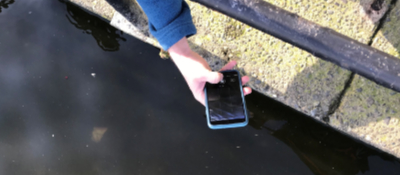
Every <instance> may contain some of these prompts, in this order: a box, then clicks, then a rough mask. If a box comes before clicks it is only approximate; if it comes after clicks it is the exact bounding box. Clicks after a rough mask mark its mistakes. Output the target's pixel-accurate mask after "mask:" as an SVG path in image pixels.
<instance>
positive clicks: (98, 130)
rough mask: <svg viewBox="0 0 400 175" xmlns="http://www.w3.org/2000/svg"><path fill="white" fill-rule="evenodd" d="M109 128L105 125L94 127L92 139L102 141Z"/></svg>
mask: <svg viewBox="0 0 400 175" xmlns="http://www.w3.org/2000/svg"><path fill="white" fill-rule="evenodd" d="M107 129H108V128H105V127H93V131H92V140H93V141H94V142H96V143H98V142H100V141H101V138H103V135H104V133H106V131H107Z"/></svg>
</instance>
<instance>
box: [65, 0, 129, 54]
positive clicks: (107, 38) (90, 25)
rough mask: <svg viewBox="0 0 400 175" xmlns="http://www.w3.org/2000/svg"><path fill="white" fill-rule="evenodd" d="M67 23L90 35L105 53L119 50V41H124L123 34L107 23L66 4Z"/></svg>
mask: <svg viewBox="0 0 400 175" xmlns="http://www.w3.org/2000/svg"><path fill="white" fill-rule="evenodd" d="M66 6H67V11H68V15H67V18H68V21H69V22H70V23H71V24H73V25H74V26H75V27H76V28H78V29H82V30H83V32H84V33H86V34H89V35H92V36H93V37H94V39H96V41H97V44H98V45H99V46H100V47H101V48H102V49H103V50H105V51H117V50H119V46H120V44H119V41H121V40H122V41H126V39H125V38H123V37H122V35H123V32H122V31H119V30H117V29H115V28H114V27H112V26H110V25H109V24H108V23H107V22H105V21H103V20H101V19H99V18H97V17H96V16H94V15H91V14H89V13H87V12H85V11H83V10H82V9H80V8H79V7H76V6H75V5H72V4H70V3H66Z"/></svg>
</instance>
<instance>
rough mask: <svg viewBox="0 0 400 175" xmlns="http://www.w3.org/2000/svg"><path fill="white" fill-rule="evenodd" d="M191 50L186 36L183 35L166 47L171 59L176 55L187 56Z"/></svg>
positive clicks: (176, 56)
mask: <svg viewBox="0 0 400 175" xmlns="http://www.w3.org/2000/svg"><path fill="white" fill-rule="evenodd" d="M191 52H192V50H191V49H190V47H189V43H188V41H187V39H186V37H183V38H182V39H180V40H179V41H178V42H176V43H175V44H174V45H172V46H171V47H170V48H169V49H168V53H169V54H170V56H171V58H172V59H174V58H178V57H188V56H189V55H191Z"/></svg>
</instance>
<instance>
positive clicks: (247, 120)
mask: <svg viewBox="0 0 400 175" xmlns="http://www.w3.org/2000/svg"><path fill="white" fill-rule="evenodd" d="M223 72H237V73H238V77H239V83H240V85H241V84H242V78H241V76H240V73H239V72H238V71H237V70H227V71H221V73H223ZM204 93H205V96H206V102H205V104H206V115H207V124H208V127H209V128H211V129H226V128H238V127H244V126H246V125H247V124H248V123H249V118H248V117H247V108H246V100H245V99H244V95H243V88H240V93H241V94H242V101H243V109H244V117H245V121H244V122H242V123H233V124H220V125H212V124H211V122H210V113H209V110H208V97H207V89H206V88H204Z"/></svg>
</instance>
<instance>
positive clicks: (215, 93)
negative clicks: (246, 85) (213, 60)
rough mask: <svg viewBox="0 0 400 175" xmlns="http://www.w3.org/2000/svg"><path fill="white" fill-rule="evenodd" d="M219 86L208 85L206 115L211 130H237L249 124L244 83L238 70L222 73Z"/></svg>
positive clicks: (206, 89)
mask: <svg viewBox="0 0 400 175" xmlns="http://www.w3.org/2000/svg"><path fill="white" fill-rule="evenodd" d="M221 73H222V74H223V76H224V78H223V79H222V80H221V81H220V82H219V83H218V84H210V83H206V86H205V88H204V91H205V96H206V115H207V123H208V127H210V128H211V129H225V128H237V127H243V126H246V125H247V124H248V123H249V120H248V117H247V109H246V102H245V99H244V95H243V87H242V81H241V78H240V74H239V72H238V71H237V70H227V71H221Z"/></svg>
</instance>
